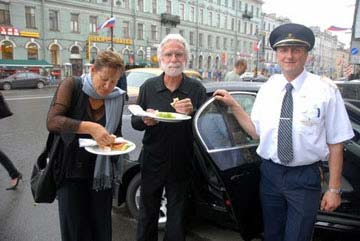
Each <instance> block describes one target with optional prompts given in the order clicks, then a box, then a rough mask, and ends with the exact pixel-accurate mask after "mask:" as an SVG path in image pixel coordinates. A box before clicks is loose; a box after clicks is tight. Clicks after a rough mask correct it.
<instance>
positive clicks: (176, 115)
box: [153, 111, 191, 122]
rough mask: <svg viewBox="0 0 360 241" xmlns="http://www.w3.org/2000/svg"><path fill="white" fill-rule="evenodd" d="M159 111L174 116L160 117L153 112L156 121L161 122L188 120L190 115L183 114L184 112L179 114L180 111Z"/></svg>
mask: <svg viewBox="0 0 360 241" xmlns="http://www.w3.org/2000/svg"><path fill="white" fill-rule="evenodd" d="M161 113H169V114H171V115H172V116H173V117H174V118H166V117H160V116H157V115H156V114H154V117H153V118H154V119H155V120H157V121H162V122H180V121H184V120H190V119H191V116H189V115H184V114H180V113H175V112H164V111H161Z"/></svg>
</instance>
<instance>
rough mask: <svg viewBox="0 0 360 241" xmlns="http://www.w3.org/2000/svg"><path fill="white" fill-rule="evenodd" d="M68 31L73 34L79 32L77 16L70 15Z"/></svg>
mask: <svg viewBox="0 0 360 241" xmlns="http://www.w3.org/2000/svg"><path fill="white" fill-rule="evenodd" d="M70 30H71V32H73V33H78V32H80V29H79V14H75V13H72V14H71V16H70Z"/></svg>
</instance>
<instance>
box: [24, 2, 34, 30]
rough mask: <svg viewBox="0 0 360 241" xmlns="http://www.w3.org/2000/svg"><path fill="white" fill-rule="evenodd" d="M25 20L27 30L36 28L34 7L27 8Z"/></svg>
mask: <svg viewBox="0 0 360 241" xmlns="http://www.w3.org/2000/svg"><path fill="white" fill-rule="evenodd" d="M25 19H26V27H27V28H36V25H35V8H34V7H25Z"/></svg>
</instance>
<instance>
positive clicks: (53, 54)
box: [50, 44, 59, 65]
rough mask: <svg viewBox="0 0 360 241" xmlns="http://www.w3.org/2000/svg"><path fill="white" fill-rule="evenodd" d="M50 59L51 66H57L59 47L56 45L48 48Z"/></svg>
mask: <svg viewBox="0 0 360 241" xmlns="http://www.w3.org/2000/svg"><path fill="white" fill-rule="evenodd" d="M50 55H51V56H50V57H51V64H53V65H58V64H59V46H57V45H56V44H53V45H51V48H50Z"/></svg>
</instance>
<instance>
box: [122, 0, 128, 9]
mask: <svg viewBox="0 0 360 241" xmlns="http://www.w3.org/2000/svg"><path fill="white" fill-rule="evenodd" d="M123 3H124V8H129V0H123Z"/></svg>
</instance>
